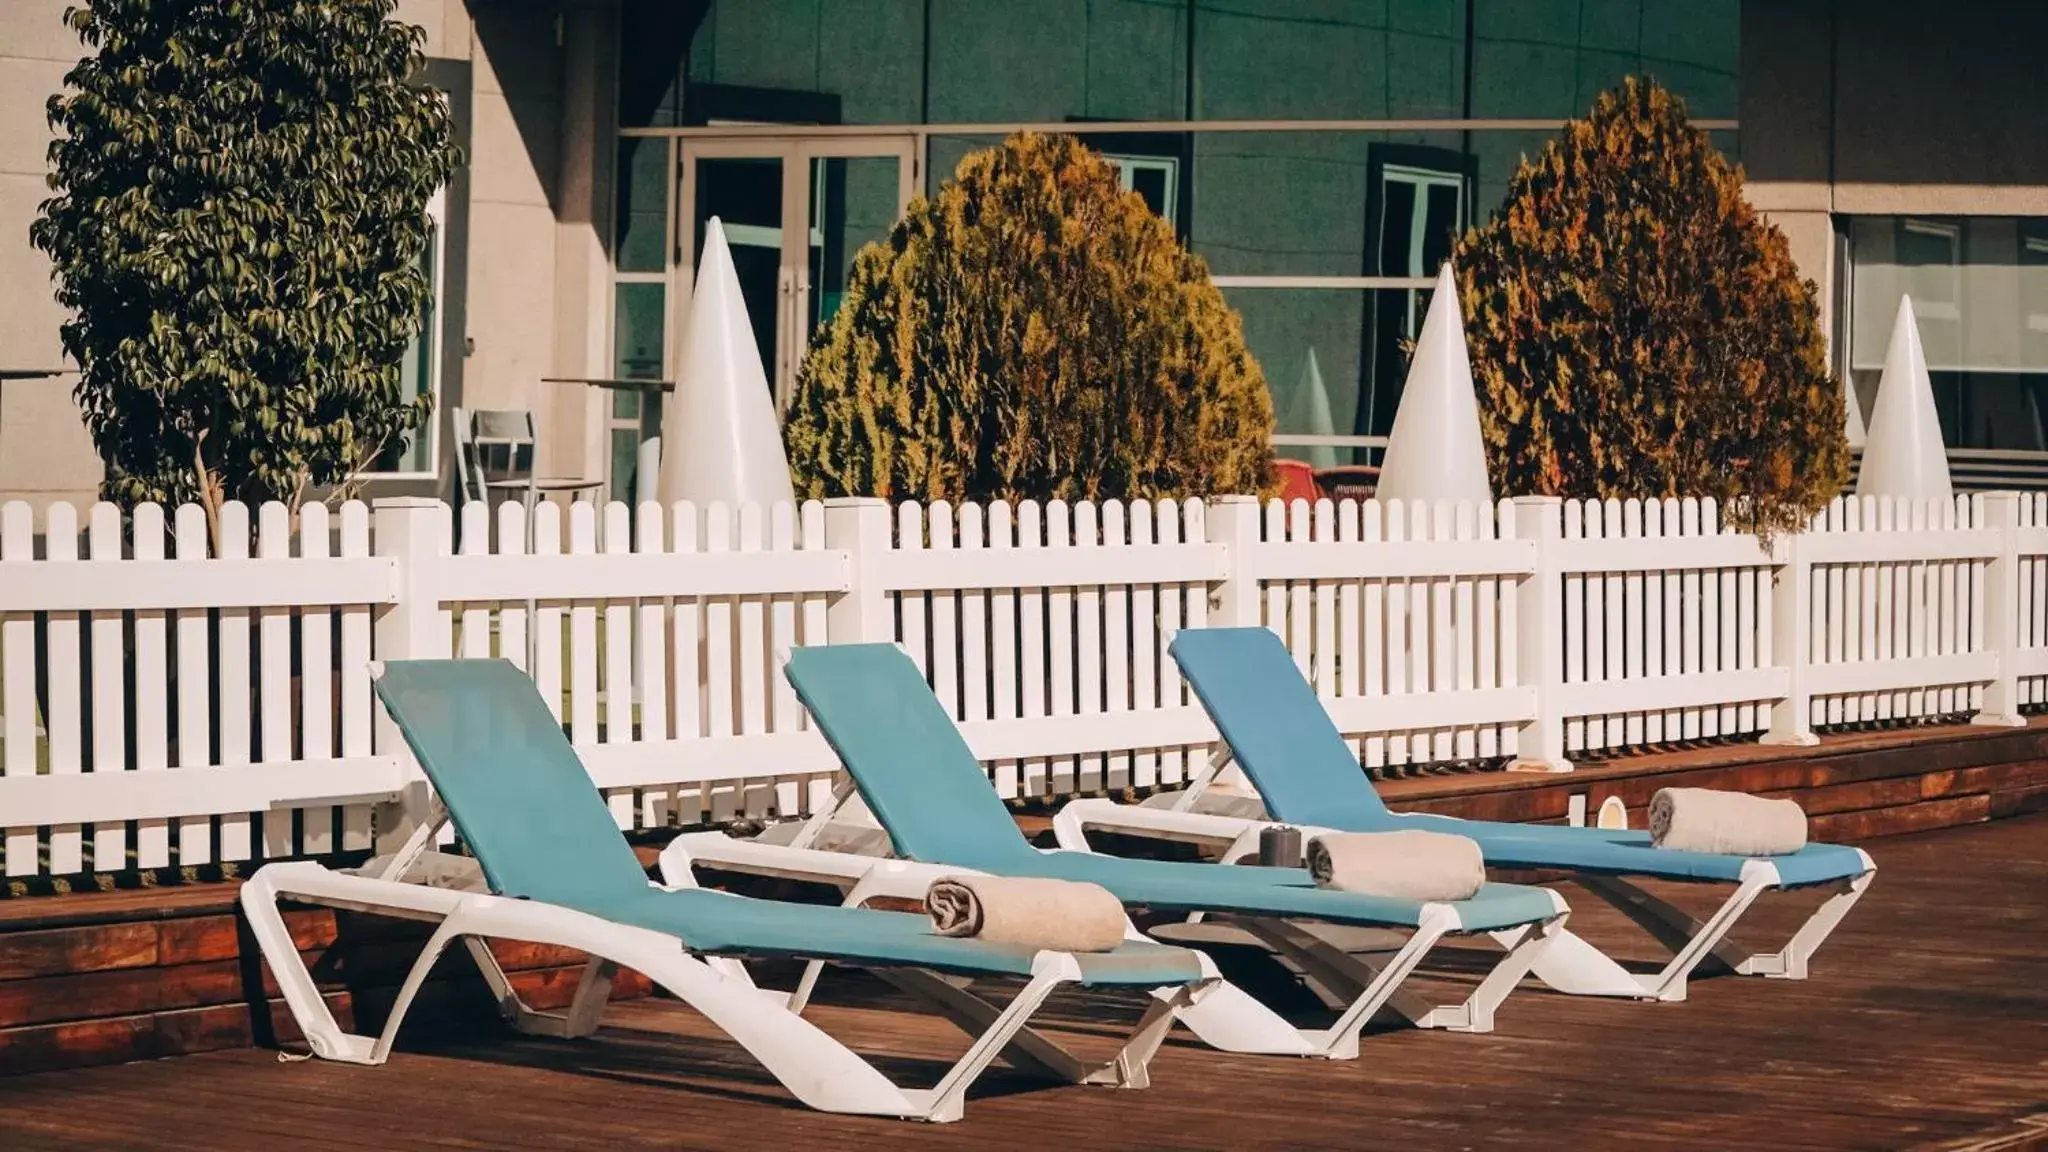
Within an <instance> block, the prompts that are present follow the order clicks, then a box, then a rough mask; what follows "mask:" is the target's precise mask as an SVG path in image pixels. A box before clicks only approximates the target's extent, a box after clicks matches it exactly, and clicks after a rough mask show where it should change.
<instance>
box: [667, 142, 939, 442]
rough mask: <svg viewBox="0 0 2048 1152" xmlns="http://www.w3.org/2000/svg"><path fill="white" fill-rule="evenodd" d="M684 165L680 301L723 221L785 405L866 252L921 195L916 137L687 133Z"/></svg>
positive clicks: (765, 359)
mask: <svg viewBox="0 0 2048 1152" xmlns="http://www.w3.org/2000/svg"><path fill="white" fill-rule="evenodd" d="M677 166H678V169H679V171H678V172H677V176H676V178H677V182H678V195H677V198H676V203H677V206H678V211H677V212H676V225H677V233H678V234H677V236H676V253H677V261H676V266H675V278H676V281H677V285H676V286H677V291H676V292H675V294H674V298H675V299H676V300H677V301H678V304H677V307H678V308H679V309H684V308H687V307H688V300H689V297H690V294H691V287H692V283H691V282H692V279H693V278H694V276H695V275H696V270H697V264H698V260H699V258H700V256H701V253H702V252H703V246H704V233H705V228H706V225H707V224H708V222H709V221H710V220H711V219H712V218H713V217H717V218H718V220H719V222H720V224H721V225H722V226H723V228H724V230H725V239H726V243H727V244H728V245H729V246H730V247H731V249H732V259H733V267H734V269H735V270H736V271H737V272H738V274H739V281H740V293H741V295H742V297H743V298H744V299H745V300H746V304H747V317H748V319H749V320H750V321H751V322H752V324H753V328H754V341H755V344H756V345H757V346H758V348H759V351H760V354H761V364H762V366H763V368H764V369H765V370H766V372H767V376H768V384H769V387H770V388H772V389H773V390H774V392H775V401H776V407H777V409H778V410H780V409H782V408H784V407H786V406H787V405H788V404H789V400H790V397H791V396H792V395H793V394H794V391H795V387H796V378H797V373H798V370H799V369H800V368H801V366H802V364H803V358H804V352H805V349H807V348H808V347H809V346H810V341H811V336H812V334H813V333H814V332H815V331H817V329H818V328H820V327H822V326H823V325H825V324H828V323H830V321H831V319H832V316H833V314H834V313H836V312H837V311H838V310H839V304H840V301H841V300H842V299H843V298H844V296H845V292H846V285H847V279H848V276H849V274H850V272H851V270H852V266H853V258H854V256H855V254H856V253H858V252H859V251H860V249H861V248H862V247H863V246H864V245H866V244H868V243H870V242H872V241H876V240H881V239H883V238H885V237H886V236H888V234H889V229H890V228H892V227H893V226H894V225H895V223H896V221H897V219H898V218H900V217H901V216H902V214H903V210H904V208H906V207H907V206H908V205H909V203H910V198H911V196H912V195H913V194H914V193H915V191H916V187H917V177H918V173H917V165H916V153H915V149H914V148H913V138H912V137H909V136H859V137H855V136H841V137H822V138H815V139H789V138H772V139H770V138H764V139H755V140H748V139H738V138H713V139H703V138H698V139H684V140H682V141H680V148H679V155H678V165H677ZM682 316H683V313H682V312H681V311H679V312H678V313H677V317H676V320H677V322H678V323H680V321H681V319H682ZM678 331H679V332H680V328H679V329H678ZM672 362H673V361H672Z"/></svg>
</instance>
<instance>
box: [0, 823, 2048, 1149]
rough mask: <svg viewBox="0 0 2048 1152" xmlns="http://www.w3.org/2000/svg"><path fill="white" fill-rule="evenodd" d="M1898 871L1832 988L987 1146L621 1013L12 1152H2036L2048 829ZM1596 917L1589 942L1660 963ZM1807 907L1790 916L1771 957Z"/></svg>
mask: <svg viewBox="0 0 2048 1152" xmlns="http://www.w3.org/2000/svg"><path fill="white" fill-rule="evenodd" d="M1873 853H1874V854H1875V855H1876V856H1877V859H1878V863H1879V867H1880V874H1879V877H1878V881H1877V883H1876V885H1875V887H1874V888H1873V890H1872V892H1871V894H1870V895H1869V897H1868V898H1866V899H1865V900H1864V902H1863V904H1862V905H1861V906H1860V907H1859V908H1858V909H1857V910H1856V913H1855V915H1854V916H1853V917H1852V918H1851V919H1850V920H1849V922H1848V923H1847V924H1846V925H1845V926H1844V927H1843V928H1842V930H1841V932H1840V933H1839V934H1838V936H1837V938H1836V939H1835V940H1834V941H1833V942H1831V943H1830V945H1829V947H1828V948H1827V949H1826V950H1825V951H1823V952H1822V954H1821V956H1820V959H1819V963H1818V965H1817V967H1818V972H1817V974H1816V976H1815V978H1814V979H1812V980H1810V981H1807V982H1805V983H1781V982H1776V981H1761V980H1738V979H1731V978H1723V979H1711V980H1704V981H1700V982H1698V983H1696V984H1695V985H1694V989H1693V995H1692V999H1691V1001H1690V1002H1688V1003H1685V1004H1668V1005H1655V1004H1635V1003H1621V1002H1611V1001H1591V1000H1576V999H1571V998H1566V997H1562V996H1556V995H1550V994H1546V993H1543V992H1541V991H1540V990H1538V989H1535V988H1530V989H1525V990H1524V991H1523V992H1522V993H1521V994H1519V995H1517V996H1516V997H1514V998H1513V999H1511V1000H1510V1001H1509V1002H1508V1003H1507V1005H1506V1006H1505V1008H1504V1009H1503V1014H1502V1018H1501V1023H1500V1030H1499V1031H1498V1032H1496V1033H1494V1034H1492V1035H1488V1036H1458V1035H1445V1034H1437V1033H1422V1032H1415V1031H1404V1030H1390V1031H1386V1032H1383V1033H1381V1034H1378V1035H1374V1036H1371V1037H1368V1043H1367V1046H1366V1055H1365V1057H1364V1059H1362V1060H1360V1061H1358V1062H1356V1063H1350V1064H1334V1063H1321V1062H1314V1061H1296V1060H1283V1059H1256V1058H1246V1057H1230V1056H1223V1055H1220V1054H1217V1053H1214V1052H1210V1051H1208V1050H1206V1049H1203V1048H1200V1047H1197V1046H1195V1045H1193V1044H1192V1043H1190V1042H1187V1041H1185V1039H1184V1034H1183V1037H1177V1038H1176V1040H1175V1041H1174V1042H1172V1043H1170V1044H1169V1045H1168V1047H1167V1048H1166V1050H1165V1051H1163V1052H1162V1053H1161V1055H1160V1057H1159V1059H1158V1061H1157V1063H1156V1064H1155V1065H1154V1086H1153V1088H1151V1089H1150V1090H1148V1091H1145V1092H1139V1093H1120V1092H1112V1091H1107V1090H1102V1089H1087V1088H1047V1087H1043V1086H1041V1085H1039V1084H1037V1083H1033V1082H1030V1081H1026V1080H1023V1079H1021V1078H1019V1077H1017V1076H1014V1075H1011V1074H1008V1073H1007V1072H1006V1071H1005V1070H1003V1069H1002V1068H1001V1067H998V1068H997V1069H996V1070H994V1071H993V1072H992V1073H991V1075H990V1076H989V1077H987V1078H985V1079H984V1081H983V1082H982V1084H981V1085H980V1086H979V1088H978V1090H977V1092H976V1093H975V1095H974V1097H973V1098H972V1099H971V1100H970V1102H969V1105H968V1109H967V1118H966V1120H965V1121H964V1122H962V1123H960V1124H957V1125H951V1126H944V1127H923V1126H917V1125H910V1124H904V1123H900V1122H891V1121H881V1120H866V1119H847V1118H840V1117H828V1116H823V1115H820V1114H818V1113H814V1112H810V1111H808V1110H805V1109H803V1108H801V1107H800V1106H798V1105H796V1104H795V1103H794V1101H793V1100H791V1098H790V1097H789V1096H788V1095H787V1094H786V1093H784V1092H783V1091H782V1090H781V1089H780V1088H779V1086H777V1085H776V1084H775V1083H774V1081H772V1080H771V1079H769V1078H768V1077H767V1076H766V1075H765V1074H764V1073H762V1072H761V1071H760V1070H759V1069H758V1068H757V1067H755V1066H754V1065H752V1064H751V1063H749V1062H748V1061H746V1059H745V1058H744V1056H743V1055H742V1054H741V1053H740V1052H739V1051H738V1049H736V1048H735V1047H733V1046H732V1045H730V1044H729V1043H726V1042H724V1041H723V1040H722V1039H719V1038H717V1037H716V1036H715V1034H713V1033H711V1032H710V1031H709V1030H708V1029H707V1028H706V1027H705V1025H704V1024H703V1022H702V1021H701V1020H700V1019H698V1018H697V1017H695V1016H694V1015H693V1014H692V1013H690V1012H688V1011H687V1010H685V1009H683V1008H681V1007H680V1006H678V1005H676V1004H674V1003H673V1002H669V1001H663V1000H641V1001H638V1002H633V1003H620V1004H615V1005H614V1006H613V1008H612V1010H611V1013H610V1015H609V1017H608V1019H607V1025H608V1026H607V1027H606V1028H605V1030H604V1031H603V1032H602V1033H601V1034H600V1035H599V1036H598V1037H596V1038H595V1039H592V1040H588V1041H582V1042H574V1043H571V1042H561V1041H544V1040H538V1039H529V1038H522V1037H513V1036H508V1035H504V1034H502V1033H499V1032H496V1031H489V1032H487V1033H476V1032H472V1033H468V1034H462V1035H453V1034H442V1035H425V1034H417V1035H412V1036H410V1037H409V1040H410V1043H409V1044H406V1045H403V1047H404V1048H405V1050H404V1051H402V1052H401V1053H400V1054H398V1055H397V1056H395V1057H394V1058H393V1060H392V1061H391V1063H390V1064H389V1065H388V1066H386V1067H383V1068H357V1067H349V1066H342V1065H334V1064H327V1063H323V1062H319V1061H306V1062H297V1063H281V1062H279V1060H278V1058H277V1056H276V1054H275V1053H273V1052H269V1051H263V1050H246V1049H245V1050H240V1051H231V1052H217V1053H211V1054H207V1055H199V1056H188V1057H182V1058H178V1059H172V1060H161V1061H156V1062H151V1063H142V1064H130V1065H126V1066H121V1067H105V1068H93V1069H83V1070H75V1071H69V1072H62V1073H46V1074H38V1075H29V1076H20V1077H13V1078H6V1079H0V1148H5V1149H8V1150H10V1152H25V1150H28V1149H44V1148H51V1149H56V1148H64V1149H132V1148H152V1149H208V1150H213V1149H223V1150H232V1149H245V1148H246V1149H256V1148H271V1147H281V1146H289V1147H291V1148H293V1149H295V1150H308V1152H310V1150H315V1149H356V1148H379V1149H384V1148H390V1149H405V1148H449V1147H464V1148H542V1147H544V1148H564V1149H570V1148H592V1149H605V1150H607V1152H610V1150H615V1149H627V1148H642V1147H648V1148H652V1147H663V1148H705V1149H747V1148H761V1149H770V1148H775V1149H784V1148H807V1147H836V1148H877V1149H880V1148H891V1149H893V1148H899V1147H900V1148H963V1149H964V1148H979V1147H990V1146H1023V1145H1030V1146H1039V1147H1050V1148H1084V1147H1087V1148H1103V1147H1119V1148H1254V1147H1294V1148H1449V1147H1460V1148H1541V1147H1559V1148H1563V1147H1573V1148H1594V1147H1603V1148H1655V1147H1670V1148H1681V1147H1682V1148H1709V1149H1714V1148H1727V1149H1733V1148H1744V1149H1750V1148H1756V1149H1765V1148H1869V1149H1900V1148H1914V1147H1938V1148H1954V1149H1961V1148H1980V1149H1987V1150H1988V1149H1992V1148H1999V1149H2009V1148H2021V1147H2033V1146H2036V1145H2035V1144H2034V1143H2031V1141H2034V1140H2038V1139H2041V1138H2043V1137H2044V1136H2048V1120H2044V1117H2048V817H2043V816H2029V817H2021V818H2016V819H2011V820H2002V821H1998V822H1995V823H1991V824H1985V825H1977V826H1973V827H1968V828H1957V829H1948V830H1943V831H1937V832H1930V833H1923V834H1919V835H1914V836H1906V837H1897V838H1890V839H1886V840H1883V841H1881V842H1879V843H1877V844H1875V845H1874V846H1873ZM1565 891H1566V894H1567V897H1568V898H1569V897H1570V896H1571V894H1572V890H1571V889H1569V888H1567V889H1566V890H1565ZM1575 904H1577V905H1578V906H1579V908H1580V911H1579V912H1578V913H1577V914H1575V917H1574V926H1575V927H1577V928H1579V929H1581V930H1582V931H1583V932H1584V933H1585V934H1586V935H1587V936H1588V937H1589V938H1591V939H1594V940H1596V941H1599V942H1602V943H1610V944H1614V945H1617V946H1622V947H1626V946H1627V944H1628V942H1629V941H1632V940H1634V939H1635V937H1634V935H1633V934H1632V932H1631V930H1630V929H1629V928H1628V927H1627V926H1626V925H1625V924H1623V923H1622V922H1621V921H1620V920H1619V919H1618V918H1617V917H1614V916H1612V915H1600V914H1598V913H1597V910H1596V909H1595V908H1594V907H1593V906H1592V905H1591V902H1590V901H1587V900H1583V899H1582V900H1577V901H1575ZM1804 907H1805V905H1804V904H1803V903H1798V902H1795V901H1793V900H1792V899H1791V898H1786V900H1785V901H1784V902H1783V903H1782V904H1781V905H1773V906H1767V907H1765V908H1762V909H1760V910H1759V916H1758V922H1757V923H1756V925H1755V927H1756V928H1758V929H1759V930H1760V931H1759V935H1761V931H1762V930H1768V929H1771V928H1783V927H1787V926H1789V925H1790V924H1792V923H1795V922H1796V920H1797V918H1798V917H1799V915H1801V914H1802V912H1803V909H1804ZM1641 954H1642V955H1644V956H1645V957H1646V958H1647V956H1648V954H1649V953H1648V950H1647V949H1644V950H1642V953H1641ZM1237 959H1238V961H1239V969H1240V970H1251V971H1256V970H1257V969H1259V968H1261V967H1263V964H1262V962H1260V961H1259V960H1258V959H1257V958H1255V957H1252V956H1250V955H1249V954H1245V955H1240V956H1238V957H1237ZM1264 978H1265V979H1268V980H1273V979H1275V977H1274V975H1273V973H1271V972H1270V971H1269V972H1267V973H1266V974H1265V976H1264ZM1439 978H1441V979H1466V978H1469V977H1464V976H1459V975H1457V974H1455V973H1452V974H1449V975H1444V976H1441V977H1439ZM1131 1007H1132V1006H1131V1005H1130V1003H1129V1002H1128V1001H1123V1000H1118V999H1115V998H1108V999H1097V998H1092V997H1091V998H1082V997H1079V996H1076V997H1069V998H1067V999H1065V1000H1063V1001H1060V1002H1058V1003H1057V1005H1056V1011H1055V1013H1054V1017H1053V1021H1054V1023H1055V1024H1056V1027H1055V1029H1054V1030H1055V1031H1058V1032H1060V1033H1062V1034H1063V1035H1064V1036H1066V1037H1067V1038H1068V1039H1071V1040H1073V1041H1074V1042H1075V1044H1076V1046H1077V1047H1082V1048H1089V1047H1091V1046H1092V1048H1093V1049H1094V1050H1098V1051H1099V1050H1103V1049H1105V1048H1106V1047H1107V1046H1108V1043H1107V1040H1108V1036H1107V1032H1106V1031H1105V1030H1104V1029H1103V1028H1102V1027H1100V1022H1101V1021H1102V1020H1104V1019H1105V1018H1107V1019H1114V1020H1122V1019H1127V1018H1128V1016H1127V1014H1128V1013H1129V1012H1130V1011H1131ZM817 1019H818V1020H819V1021H820V1022H821V1023H822V1024H823V1025H824V1026H825V1027H826V1028H827V1029H828V1030H831V1031H833V1032H834V1033H835V1034H837V1035H840V1036H841V1037H843V1038H845V1039H847V1040H848V1041H849V1042H851V1043H853V1044H854V1045H855V1046H856V1047H858V1048H860V1049H861V1050H863V1051H865V1052H868V1053H870V1054H873V1055H877V1056H880V1057H885V1058H888V1061H887V1062H888V1065H889V1067H890V1070H891V1071H892V1072H894V1073H896V1074H898V1075H899V1076H916V1075H919V1074H923V1075H924V1076H926V1077H927V1078H929V1077H933V1076H936V1074H937V1071H938V1068H939V1065H938V1064H937V1063H936V1062H933V1061H931V1060H929V1059H918V1058H919V1057H924V1058H932V1057H939V1056H944V1057H946V1058H948V1059H950V1058H951V1057H952V1056H953V1055H954V1054H957V1053H958V1052H959V1051H960V1050H962V1049H963V1048H964V1046H965V1040H964V1038H962V1037H960V1036H959V1035H958V1034H957V1033H953V1032H951V1031H950V1030H949V1029H947V1028H946V1027H944V1026H943V1025H940V1024H938V1023H936V1022H933V1021H932V1020H931V1019H930V1018H928V1017H924V1016H917V1015H912V1014H910V1013H909V1012H908V1011H906V1010H905V1006H904V1005H902V1004H900V1003H899V1002H897V1001H896V1000H894V999H893V998H892V996H891V995H890V994H888V993H886V992H885V991H883V989H882V987H881V986H880V985H879V984H878V983H876V982H873V981H870V980H867V979H865V978H862V977H860V976H857V975H850V974H841V975H837V976H834V977H832V978H829V979H828V980H827V981H826V984H825V987H824V990H823V994H822V1007H820V1008H819V1009H818V1010H817Z"/></svg>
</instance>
